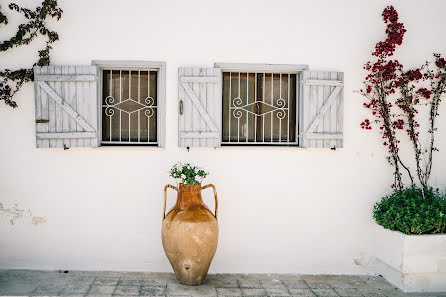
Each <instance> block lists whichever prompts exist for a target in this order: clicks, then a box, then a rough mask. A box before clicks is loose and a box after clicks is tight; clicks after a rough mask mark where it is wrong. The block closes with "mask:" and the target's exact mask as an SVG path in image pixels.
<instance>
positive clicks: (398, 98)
mask: <svg viewBox="0 0 446 297" xmlns="http://www.w3.org/2000/svg"><path fill="white" fill-rule="evenodd" d="M382 17H383V20H384V23H385V24H386V25H387V29H386V35H387V38H386V39H385V40H384V41H380V42H378V43H377V44H376V46H375V51H374V52H373V53H372V55H373V58H374V59H373V60H372V61H368V62H367V63H366V64H365V66H364V69H365V70H366V71H367V72H368V74H367V76H366V77H365V80H364V82H363V83H364V85H365V88H364V89H361V90H360V94H361V95H363V96H364V97H365V98H366V102H364V107H366V108H368V109H369V110H370V112H371V114H372V116H373V120H372V121H370V120H369V119H365V120H364V121H363V122H362V123H361V128H363V129H366V130H371V129H372V124H373V123H374V124H376V125H377V126H378V127H379V129H380V133H381V137H382V139H383V145H384V146H386V147H387V149H388V153H389V154H388V157H387V159H388V161H389V163H390V164H391V165H392V166H393V167H394V184H393V185H392V187H396V189H397V190H398V191H400V190H402V189H403V187H404V184H403V181H402V170H403V169H404V170H405V172H407V175H408V177H409V179H410V182H411V185H412V186H413V185H414V179H413V176H412V173H411V170H410V168H409V167H408V166H406V165H405V164H404V163H403V161H402V160H401V158H400V155H399V144H400V141H399V140H398V138H397V136H399V135H398V133H397V131H398V130H405V131H406V133H407V135H408V137H409V139H410V142H411V143H412V146H413V150H414V156H415V163H416V166H417V172H416V174H417V177H418V180H419V182H420V185H421V186H422V189H423V190H425V189H427V188H428V186H429V185H428V180H429V177H430V173H431V169H432V153H433V152H434V151H436V150H438V149H437V148H436V147H435V146H434V142H435V141H434V140H435V137H434V134H435V131H436V130H437V128H436V117H437V116H438V107H439V104H440V101H441V96H442V95H443V94H444V93H445V91H446V61H445V60H444V59H443V58H442V57H441V56H440V54H434V58H435V67H436V68H435V70H432V69H431V64H430V63H429V62H426V63H425V64H424V65H423V66H422V67H419V68H416V69H413V70H408V71H404V69H403V65H402V64H401V63H400V62H399V61H398V60H396V59H391V57H392V56H393V54H394V52H395V50H396V47H397V46H398V45H401V44H402V42H403V37H404V34H405V33H406V29H404V24H403V23H400V22H398V13H397V11H396V10H395V8H394V7H393V6H388V7H386V8H385V9H384V11H383V13H382ZM426 84H427V86H428V87H426V86H425V85H426ZM422 104H424V105H427V106H429V109H430V112H429V128H428V131H427V132H428V133H429V134H430V142H429V144H428V145H427V146H423V145H422V144H421V142H420V138H419V135H420V124H419V122H418V120H417V118H418V108H419V107H420V106H421V105H422Z"/></svg>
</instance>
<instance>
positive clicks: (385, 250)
mask: <svg viewBox="0 0 446 297" xmlns="http://www.w3.org/2000/svg"><path fill="white" fill-rule="evenodd" d="M375 235H376V258H377V269H378V272H379V273H380V274H382V275H383V276H384V277H385V278H386V279H387V280H388V281H389V282H391V283H393V284H394V285H395V286H397V287H399V288H400V289H402V290H404V291H406V292H421V291H429V292H436V291H446V234H438V235H436V234H434V235H406V234H404V233H401V232H399V231H390V230H387V229H384V228H383V227H381V226H379V225H377V227H376V234H375Z"/></svg>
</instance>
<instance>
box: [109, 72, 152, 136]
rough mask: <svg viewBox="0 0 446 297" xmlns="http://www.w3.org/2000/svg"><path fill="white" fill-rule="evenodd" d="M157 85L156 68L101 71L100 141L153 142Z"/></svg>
mask: <svg viewBox="0 0 446 297" xmlns="http://www.w3.org/2000/svg"><path fill="white" fill-rule="evenodd" d="M156 85H157V72H156V71H150V73H149V72H148V71H140V70H104V71H103V81H102V86H103V88H102V93H103V96H102V143H117V144H119V143H122V144H126V143H127V144H138V143H140V144H144V143H156V141H157V132H156V131H157V127H156V125H157V121H156V118H157V112H156V111H157V105H156V104H157V98H156V94H157V89H156ZM149 89H150V92H149V91H148V90H149Z"/></svg>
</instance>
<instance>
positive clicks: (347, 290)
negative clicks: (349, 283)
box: [334, 288, 362, 297]
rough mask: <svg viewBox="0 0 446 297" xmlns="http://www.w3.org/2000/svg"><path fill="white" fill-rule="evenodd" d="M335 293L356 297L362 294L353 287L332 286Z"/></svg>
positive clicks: (342, 296)
mask: <svg viewBox="0 0 446 297" xmlns="http://www.w3.org/2000/svg"><path fill="white" fill-rule="evenodd" d="M334 290H335V291H336V293H338V294H339V296H341V297H358V296H361V295H362V294H361V293H360V292H359V291H358V290H356V289H354V288H334Z"/></svg>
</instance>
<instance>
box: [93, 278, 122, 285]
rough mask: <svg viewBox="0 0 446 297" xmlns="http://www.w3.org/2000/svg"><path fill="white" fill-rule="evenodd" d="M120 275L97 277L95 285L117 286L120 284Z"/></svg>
mask: <svg viewBox="0 0 446 297" xmlns="http://www.w3.org/2000/svg"><path fill="white" fill-rule="evenodd" d="M118 281H119V277H103V276H100V277H97V278H96V279H95V281H94V282H93V285H95V286H116V285H117V284H118Z"/></svg>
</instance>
